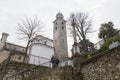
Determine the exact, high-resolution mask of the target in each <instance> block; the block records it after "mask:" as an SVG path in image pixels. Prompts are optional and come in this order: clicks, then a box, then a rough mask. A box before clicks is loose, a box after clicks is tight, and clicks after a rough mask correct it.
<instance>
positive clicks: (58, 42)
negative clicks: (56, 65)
mask: <svg viewBox="0 0 120 80" xmlns="http://www.w3.org/2000/svg"><path fill="white" fill-rule="evenodd" d="M53 24H54V28H53V45H54V50H55V56H56V57H57V58H59V59H60V58H66V57H68V47H67V32H66V20H64V16H63V15H62V13H60V12H59V13H58V14H57V15H56V19H55V21H54V22H53Z"/></svg>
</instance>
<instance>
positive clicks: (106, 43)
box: [98, 36, 120, 52]
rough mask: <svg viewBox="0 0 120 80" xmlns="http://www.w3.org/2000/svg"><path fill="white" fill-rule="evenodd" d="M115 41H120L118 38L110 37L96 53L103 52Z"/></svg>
mask: <svg viewBox="0 0 120 80" xmlns="http://www.w3.org/2000/svg"><path fill="white" fill-rule="evenodd" d="M115 41H120V36H114V37H111V38H109V39H107V40H106V41H105V42H104V43H103V45H102V46H101V47H100V49H99V50H98V52H102V51H105V50H107V49H108V48H109V45H110V44H111V43H112V42H115Z"/></svg>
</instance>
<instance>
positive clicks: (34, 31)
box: [17, 17, 43, 55]
mask: <svg viewBox="0 0 120 80" xmlns="http://www.w3.org/2000/svg"><path fill="white" fill-rule="evenodd" d="M17 32H18V35H19V38H20V39H24V40H25V41H26V42H27V45H26V48H25V54H26V55H27V51H28V48H29V45H30V42H31V40H32V39H33V38H34V37H35V36H36V35H38V34H39V33H41V32H43V24H42V23H41V21H40V20H38V19H37V17H35V18H33V19H32V18H27V17H26V18H25V20H21V22H19V23H18V29H17Z"/></svg>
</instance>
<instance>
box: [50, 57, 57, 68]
mask: <svg viewBox="0 0 120 80" xmlns="http://www.w3.org/2000/svg"><path fill="white" fill-rule="evenodd" d="M51 63H52V68H55V67H56V58H55V56H54V55H52V57H51Z"/></svg>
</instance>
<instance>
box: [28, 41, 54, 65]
mask: <svg viewBox="0 0 120 80" xmlns="http://www.w3.org/2000/svg"><path fill="white" fill-rule="evenodd" d="M29 54H30V57H29V62H30V63H31V64H37V65H38V64H42V63H45V62H47V61H50V59H51V56H52V55H53V54H54V48H53V47H50V46H47V45H44V44H41V43H36V44H32V45H31V47H30V49H29ZM33 55H35V56H33ZM50 65H51V64H50V62H48V63H47V64H44V66H50Z"/></svg>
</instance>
